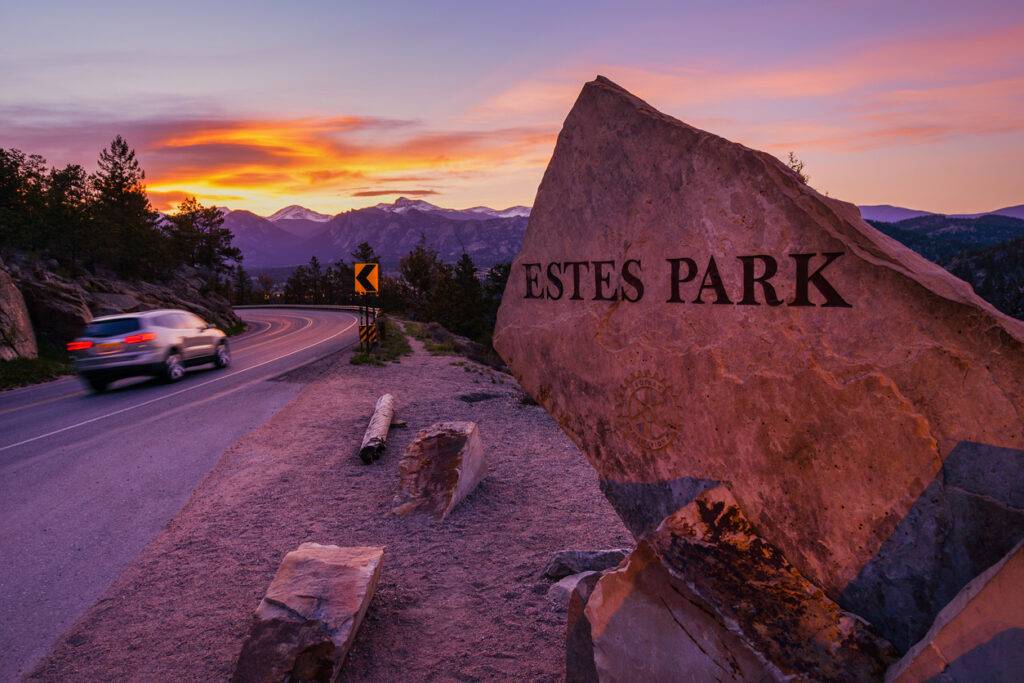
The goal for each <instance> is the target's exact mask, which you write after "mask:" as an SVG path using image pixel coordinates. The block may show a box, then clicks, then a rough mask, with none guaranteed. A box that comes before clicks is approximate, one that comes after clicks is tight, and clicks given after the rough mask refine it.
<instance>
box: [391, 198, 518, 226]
mask: <svg viewBox="0 0 1024 683" xmlns="http://www.w3.org/2000/svg"><path fill="white" fill-rule="evenodd" d="M373 208H375V209H380V210H381V211H387V212H388V213H397V214H407V213H409V212H410V211H422V212H424V213H436V214H440V215H442V216H444V217H446V218H450V219H452V220H456V221H464V220H477V219H486V218H529V217H530V207H528V206H512V207H509V208H507V209H505V210H503V211H498V210H496V209H491V208H488V207H486V206H474V207H473V208H472V209H445V208H442V207H440V206H435V205H434V204H431V203H430V202H427V201H423V200H422V199H409V198H407V197H399V198H398V199H396V200H395V203H394V204H377V205H376V206H374V207H373Z"/></svg>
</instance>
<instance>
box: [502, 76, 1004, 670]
mask: <svg viewBox="0 0 1024 683" xmlns="http://www.w3.org/2000/svg"><path fill="white" fill-rule="evenodd" d="M494 343H495V348H496V349H497V350H498V352H499V353H500V354H501V355H502V357H503V358H504V359H505V360H506V362H507V363H508V366H509V367H510V368H511V369H512V371H513V374H515V375H516V376H517V378H518V379H519V381H520V383H521V384H522V386H523V387H524V388H525V389H526V390H527V391H528V392H529V393H530V395H532V396H533V397H534V398H535V399H536V400H537V401H538V402H539V403H540V404H541V405H542V406H544V408H545V409H547V411H548V412H549V413H550V414H551V415H552V416H553V417H554V418H555V419H556V420H557V422H558V423H559V425H560V426H561V427H562V428H563V429H564V430H565V431H566V432H567V433H568V434H569V435H570V437H571V438H572V439H573V440H574V441H575V442H576V443H577V444H578V445H579V446H580V448H581V450H582V451H583V452H584V454H585V455H586V457H587V458H588V460H589V461H590V463H591V464H592V465H593V466H594V468H595V469H596V470H597V473H598V476H599V479H600V483H601V487H602V489H603V491H604V492H605V494H606V496H607V497H608V499H609V500H610V501H611V503H612V504H613V506H614V507H615V508H616V510H617V511H618V513H619V515H620V516H621V517H622V519H623V520H624V521H625V522H626V524H627V526H629V527H630V529H631V530H632V531H633V533H634V534H635V535H636V536H641V535H642V534H643V533H644V532H646V531H649V530H652V529H654V528H656V527H657V526H658V525H659V524H660V523H661V521H662V520H663V519H664V518H665V517H666V515H670V514H672V513H673V512H675V511H676V510H679V509H681V508H683V507H684V506H686V505H687V504H689V503H690V502H691V501H692V500H693V499H694V498H695V497H696V496H699V495H700V494H701V493H702V492H704V491H707V490H709V489H711V488H713V487H714V486H716V485H718V484H724V485H726V487H727V488H728V489H729V490H730V491H731V492H732V493H733V494H734V495H735V497H736V499H737V500H738V501H739V502H740V504H741V505H742V507H743V510H744V511H745V512H746V514H747V515H748V516H749V518H750V520H751V522H752V523H753V524H754V525H755V527H756V528H757V529H758V532H759V535H760V536H761V537H762V538H763V539H764V540H765V541H766V542H767V543H770V544H771V545H772V546H773V547H775V548H777V549H778V551H779V552H780V553H781V555H783V556H784V557H786V558H787V560H788V561H789V562H791V563H792V565H793V566H794V567H795V568H796V569H797V570H799V572H800V573H801V574H802V575H803V576H805V577H806V578H807V579H808V580H810V581H811V582H812V583H814V584H816V585H819V586H821V588H822V589H823V590H824V591H825V594H826V595H827V596H828V597H829V598H830V599H832V600H834V601H837V602H838V603H839V604H840V605H842V607H843V608H844V609H847V610H849V611H851V612H854V613H857V614H861V615H863V616H867V617H868V618H869V620H870V621H871V622H872V623H877V624H878V626H879V629H880V631H881V633H882V634H883V635H884V636H885V637H887V638H889V639H891V640H893V641H894V642H898V643H899V648H900V649H901V650H904V649H905V648H906V647H908V646H909V645H910V644H912V643H913V642H915V641H916V640H917V639H918V638H920V636H922V635H923V634H924V632H925V631H926V630H927V628H928V625H929V624H930V623H931V622H932V620H933V619H934V617H935V616H936V615H937V614H938V612H939V610H941V608H942V607H943V606H944V605H945V604H946V602H948V601H949V599H951V598H952V597H953V596H954V595H955V594H956V592H957V591H959V590H960V589H961V588H962V587H963V586H964V585H965V584H966V583H967V582H969V581H970V580H971V579H972V578H973V577H974V575H975V574H976V573H977V572H978V571H980V570H981V569H980V568H979V566H978V565H979V564H981V563H984V562H989V563H991V562H994V561H996V560H997V559H998V558H999V557H1001V556H1002V554H1003V553H1005V552H1006V551H1007V550H1008V549H1009V548H1011V547H1013V545H1015V544H1016V542H1018V541H1019V540H1020V539H1021V533H1022V532H1021V528H1020V527H1019V525H1018V524H1017V522H1016V521H1014V520H1016V519H1017V517H1016V515H1017V514H1018V512H1019V508H1016V507H1015V506H1014V505H1013V504H1011V499H1010V498H1006V497H1004V498H1002V499H1000V498H998V497H997V498H992V496H991V494H992V493H993V492H994V493H996V494H998V495H1005V496H1011V495H1015V494H1013V492H1012V491H1008V490H1007V488H1006V487H1005V486H1004V487H1000V486H998V485H996V482H993V481H989V480H988V479H987V478H992V477H994V478H1000V477H1001V478H1003V479H1005V480H1016V481H1020V472H1021V471H1022V469H1024V429H1022V419H1021V416H1022V415H1024V381H1022V380H1024V324H1022V323H1021V322H1020V321H1016V320H1013V319H1011V318H1009V317H1007V316H1005V315H1003V314H1001V313H999V312H998V311H996V310H995V309H993V308H992V307H991V306H990V305H988V304H986V303H985V302H983V301H982V300H980V299H979V298H978V297H977V296H975V295H974V293H973V292H972V291H971V290H970V288H969V287H968V286H967V285H966V284H965V283H963V282H961V281H960V280H957V279H956V278H955V277H953V276H951V275H950V274H949V273H948V272H946V271H944V270H942V269H941V268H939V267H938V266H936V265H934V264H932V263H930V262H928V261H925V260H924V259H923V258H921V257H920V256H918V255H917V254H915V253H913V252H912V251H910V250H909V249H907V248H906V247H904V246H902V245H900V244H899V243H897V242H895V241H894V240H892V239H890V238H888V237H886V236H885V235H882V234H881V233H879V232H878V231H877V230H875V229H874V228H872V227H871V226H869V225H867V224H866V223H865V222H864V221H863V220H861V218H860V215H859V212H858V210H857V208H856V207H855V206H853V205H851V204H847V203H845V202H841V201H838V200H835V199H831V198H829V197H825V196H822V195H820V194H819V193H817V192H815V191H814V190H813V189H811V188H809V187H807V186H806V185H805V184H803V183H802V182H801V181H800V180H799V178H798V177H797V175H796V174H795V173H793V172H792V171H791V170H790V169H788V168H787V167H786V166H785V165H783V164H782V163H781V162H779V161H778V160H777V159H776V158H774V157H772V156H770V155H768V154H764V153H762V152H757V151H754V150H751V149H748V148H746V147H743V146H742V145H738V144H735V143H732V142H729V141H727V140H724V139H722V138H719V137H717V136H715V135H712V134H710V133H707V132H704V131H701V130H698V129H695V128H693V127H691V126H688V125H686V124H684V123H682V122H680V121H677V120H675V119H673V118H671V117H668V116H665V115H664V114H661V113H660V112H657V111H655V110H654V109H653V108H651V107H650V106H649V105H648V104H646V103H645V102H642V101H641V100H639V99H637V98H635V97H634V96H632V95H630V94H629V93H627V92H625V91H624V90H622V89H621V88H619V87H618V86H616V85H615V84H613V83H611V82H609V81H607V80H606V79H601V78H599V79H598V80H596V81H594V82H592V83H588V84H587V85H586V86H585V87H584V89H583V92H582V93H581V94H580V96H579V99H578V100H577V102H576V104H575V105H574V107H573V110H572V111H571V112H570V114H569V116H568V117H567V118H566V121H565V125H564V127H563V129H562V131H561V133H560V135H559V138H558V142H557V144H556V146H555V151H554V155H553V156H552V159H551V162H550V164H549V165H548V168H547V170H546V172H545V175H544V179H543V181H542V182H541V185H540V188H539V190H538V193H537V198H536V201H535V203H534V208H533V213H532V215H531V217H530V223H529V226H528V228H527V232H526V237H525V241H524V244H523V248H522V251H521V253H520V254H519V256H517V258H516V260H515V262H514V263H513V267H512V274H511V278H510V280H509V286H508V288H507V289H506V291H505V295H504V299H503V302H502V306H501V309H500V311H499V315H498V324H497V329H496V332H495V342H494ZM954 454H956V456H955V457H954ZM993 467H994V468H995V469H994V470H993ZM953 469H955V471H956V473H957V481H958V482H960V483H958V484H957V485H956V486H944V488H943V490H944V492H945V498H944V499H932V498H928V496H929V495H930V494H931V493H932V492H933V489H931V488H930V487H931V486H933V483H934V482H937V481H938V482H946V483H948V482H949V481H950V477H949V475H950V474H951V473H952V471H953ZM986 473H991V477H990V475H989V474H986ZM961 475H962V476H961ZM976 492H977V493H976ZM1000 492H1001V493H1000ZM954 499H955V500H954ZM943 500H945V501H949V503H948V505H947V504H946V503H944V502H943ZM915 509H916V510H917V511H918V512H920V513H921V516H920V517H915V520H916V521H917V523H915V524H906V525H902V522H903V520H904V519H906V518H907V516H908V515H909V514H910V513H911V511H912V510H915ZM940 513H941V514H940ZM947 513H948V514H947ZM915 514H917V513H915ZM943 515H944V516H943ZM1007 520H1010V521H1009V522H1007ZM925 537H927V539H926V542H925V543H924V544H921V543H920V541H921V540H922V538H925ZM927 548H933V549H936V552H930V551H929V550H927ZM978 552H980V553H981V555H980V556H981V557H983V558H984V559H981V560H979V561H977V562H975V561H974V560H972V559H968V558H971V557H974V556H975V553H978ZM880 553H881V555H882V556H884V557H879V556H880ZM876 558H879V559H877V560H876ZM873 563H874V564H873ZM879 563H881V564H879ZM943 571H946V572H948V578H947V577H943V578H942V579H941V583H942V590H936V591H932V590H929V589H930V588H931V586H932V583H933V582H934V581H935V579H936V577H937V575H938V574H940V573H942V572H943ZM907 586H914V587H916V588H915V592H914V593H913V594H912V597H910V598H909V599H908V596H907V593H906V587H907Z"/></svg>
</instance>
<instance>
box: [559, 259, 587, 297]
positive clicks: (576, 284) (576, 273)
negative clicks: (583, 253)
mask: <svg viewBox="0 0 1024 683" xmlns="http://www.w3.org/2000/svg"><path fill="white" fill-rule="evenodd" d="M567 266H572V296H570V297H569V298H570V299H575V300H576V301H581V300H582V299H583V297H582V296H580V267H584V268H586V269H587V270H590V263H588V262H587V261H566V262H565V263H563V264H562V272H563V273H564V272H565V269H566V267H567Z"/></svg>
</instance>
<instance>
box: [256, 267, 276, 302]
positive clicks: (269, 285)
mask: <svg viewBox="0 0 1024 683" xmlns="http://www.w3.org/2000/svg"><path fill="white" fill-rule="evenodd" d="M274 284H275V283H274V278H272V277H270V276H269V275H267V274H266V273H260V274H259V275H257V276H256V298H257V299H258V301H257V302H256V303H260V304H265V303H270V300H271V298H273V296H274Z"/></svg>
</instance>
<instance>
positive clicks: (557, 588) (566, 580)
mask: <svg viewBox="0 0 1024 683" xmlns="http://www.w3.org/2000/svg"><path fill="white" fill-rule="evenodd" d="M598 574H599V572H580V573H579V574H570V575H569V576H565V577H563V578H562V579H561V580H560V581H558V582H557V583H553V584H551V587H550V588H548V595H547V597H548V602H549V603H550V604H551V605H552V606H553V607H554V608H555V609H557V610H558V611H560V612H561V611H563V610H565V609H567V608H568V606H569V599H570V598H571V597H572V594H573V591H575V590H576V586H577V585H579V583H580V581H586V580H587V577H589V576H596V575H598ZM598 578H600V577H598ZM595 581H596V579H595Z"/></svg>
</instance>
